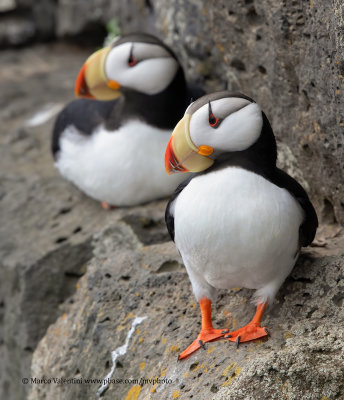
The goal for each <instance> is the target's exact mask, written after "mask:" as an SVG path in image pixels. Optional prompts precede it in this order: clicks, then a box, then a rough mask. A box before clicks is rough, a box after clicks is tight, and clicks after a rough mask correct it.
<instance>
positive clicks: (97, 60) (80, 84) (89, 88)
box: [75, 47, 121, 100]
mask: <svg viewBox="0 0 344 400" xmlns="http://www.w3.org/2000/svg"><path fill="white" fill-rule="evenodd" d="M110 50H111V47H104V48H103V49H101V50H98V51H96V52H95V53H93V54H92V55H91V56H90V57H89V58H88V59H87V60H86V62H85V64H84V65H83V66H82V67H81V70H80V72H79V74H78V76H77V78H76V81H75V95H76V96H77V97H86V98H91V99H97V100H114V99H116V98H117V97H119V96H120V95H121V92H120V91H119V89H120V85H119V83H118V82H116V81H111V80H109V79H107V77H106V75H105V59H106V57H107V55H108V54H109V51H110Z"/></svg>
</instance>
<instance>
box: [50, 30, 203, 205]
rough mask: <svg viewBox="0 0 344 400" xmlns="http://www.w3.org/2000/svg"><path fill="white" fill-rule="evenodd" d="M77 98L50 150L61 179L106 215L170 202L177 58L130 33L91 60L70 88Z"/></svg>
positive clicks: (180, 75) (188, 93) (181, 105)
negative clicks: (167, 163)
mask: <svg viewBox="0 0 344 400" xmlns="http://www.w3.org/2000/svg"><path fill="white" fill-rule="evenodd" d="M75 94H76V95H77V96H78V97H80V98H78V99H76V100H74V101H72V102H71V103H69V104H68V105H67V106H66V107H65V108H64V109H63V110H62V111H61V113H60V114H59V115H58V117H57V119H56V122H55V125H54V128H53V134H52V144H51V149H52V153H53V157H54V160H55V166H56V167H57V169H58V170H59V172H60V173H61V175H62V176H63V177H65V178H66V179H68V180H69V181H71V182H72V183H73V184H74V185H76V186H77V187H78V188H79V189H80V190H81V191H83V192H84V193H86V194H87V195H88V196H90V197H92V198H94V199H96V200H99V201H100V202H102V205H103V207H104V208H105V209H109V208H111V207H112V206H134V205H138V204H142V203H146V202H149V201H152V200H156V199H159V198H164V197H168V196H170V195H171V194H172V193H173V191H174V190H175V188H176V187H177V186H178V185H179V183H180V182H181V181H182V180H183V178H182V177H180V176H173V177H167V176H166V173H165V169H164V152H165V148H166V145H167V143H168V140H169V137H170V135H171V132H172V130H173V128H174V126H175V125H176V123H177V122H178V121H179V119H180V118H181V117H182V116H183V114H184V111H185V108H186V107H187V106H188V105H189V104H190V100H191V99H192V98H193V99H197V98H198V97H200V96H201V95H203V94H204V92H203V90H202V89H200V88H198V87H197V86H196V85H189V86H188V85H187V83H186V80H185V77H184V72H183V69H182V66H181V65H180V63H179V61H178V59H177V57H176V55H175V54H174V53H173V51H172V50H171V49H170V48H169V47H168V46H166V45H165V44H164V43H163V42H162V41H161V40H159V39H158V38H156V37H154V36H152V35H149V34H144V33H133V34H128V35H126V36H123V37H119V38H117V39H116V40H115V41H114V42H113V43H112V44H111V45H110V46H106V47H104V48H102V49H100V50H98V51H96V52H95V53H93V54H92V55H91V56H90V57H89V58H88V59H87V60H86V62H85V63H84V65H83V66H82V68H81V70H80V72H79V74H78V76H77V79H76V83H75Z"/></svg>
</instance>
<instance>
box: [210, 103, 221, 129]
mask: <svg viewBox="0 0 344 400" xmlns="http://www.w3.org/2000/svg"><path fill="white" fill-rule="evenodd" d="M208 108H209V119H208V120H209V125H210V126H211V127H212V128H214V129H215V128H217V127H218V126H219V125H220V123H221V120H220V118H217V117H215V115H214V114H213V111H212V109H211V104H210V101H209V103H208Z"/></svg>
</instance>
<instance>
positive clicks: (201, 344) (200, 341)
mask: <svg viewBox="0 0 344 400" xmlns="http://www.w3.org/2000/svg"><path fill="white" fill-rule="evenodd" d="M198 343H199V345H200V346H201V347H202V349H203V350H205V344H204V342H203V340H199V341H198Z"/></svg>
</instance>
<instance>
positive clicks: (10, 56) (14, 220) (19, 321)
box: [0, 0, 344, 400]
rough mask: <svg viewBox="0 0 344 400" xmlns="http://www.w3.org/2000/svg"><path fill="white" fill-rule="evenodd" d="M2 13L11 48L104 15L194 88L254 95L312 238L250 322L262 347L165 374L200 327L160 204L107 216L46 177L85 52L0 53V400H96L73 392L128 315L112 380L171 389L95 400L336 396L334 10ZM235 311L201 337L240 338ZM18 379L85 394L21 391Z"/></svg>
mask: <svg viewBox="0 0 344 400" xmlns="http://www.w3.org/2000/svg"><path fill="white" fill-rule="evenodd" d="M42 3H44V7H48V8H49V11H44V9H43V8H39V7H43V5H42ZM35 5H36V7H38V8H35V9H34V8H33V7H34V6H35ZM16 7H17V9H18V10H19V11H20V13H21V14H20V15H21V17H23V21H24V22H25V21H29V23H30V24H33V25H31V26H34V29H35V31H34V32H35V33H34V36H33V37H31V38H29V36H28V35H27V36H25V35H26V34H25V35H23V36H22V39H21V40H24V41H22V42H20V43H19V44H24V43H25V40H26V39H25V38H29V39H30V40H31V39H32V38H36V39H37V38H39V37H41V38H42V39H43V38H47V37H49V35H53V36H54V35H60V36H61V37H72V36H75V37H77V36H78V35H83V34H85V33H87V32H88V33H89V34H91V35H92V32H99V31H98V30H97V29H98V28H99V27H103V28H102V29H103V31H102V32H104V25H105V24H106V22H107V21H108V20H110V19H111V18H112V17H114V16H117V17H119V20H120V22H121V27H122V29H123V30H124V31H125V32H128V31H132V30H136V29H143V28H144V29H145V30H148V31H151V32H155V31H156V32H160V34H161V36H162V37H163V38H165V39H166V41H167V42H168V43H170V44H171V45H172V46H173V48H174V49H175V50H176V52H177V54H178V56H179V57H180V59H181V61H182V63H183V65H184V66H185V68H186V71H187V75H188V77H189V78H191V79H192V80H198V81H199V82H201V83H202V84H205V86H206V87H207V88H208V89H209V90H214V89H222V88H224V87H228V88H230V89H233V90H239V89H240V90H241V91H243V92H245V93H247V94H248V95H251V96H252V97H254V98H255V99H256V100H257V101H259V103H261V104H262V106H263V108H264V109H265V111H266V112H267V115H268V117H269V118H270V120H271V122H272V126H273V128H274V131H275V133H276V135H277V136H278V139H279V140H278V144H279V149H280V152H279V163H280V165H281V166H282V167H284V168H286V170H287V171H288V172H289V173H290V174H292V175H293V176H295V177H297V179H298V180H299V181H300V182H302V183H303V185H304V186H305V187H306V188H308V189H309V191H310V193H311V196H312V200H313V201H315V203H316V205H317V210H318V212H319V215H321V219H322V221H323V225H322V226H321V228H320V229H319V233H318V236H317V239H316V242H315V244H316V246H317V247H314V248H312V249H311V250H308V252H307V253H306V254H305V255H304V256H303V257H302V258H301V259H300V261H299V262H298V265H297V267H296V268H295V270H294V271H293V273H292V275H291V276H290V277H289V278H288V279H287V281H286V283H285V284H284V285H283V287H282V289H281V291H280V292H279V294H278V297H277V299H276V301H275V303H274V305H272V307H271V309H270V310H268V312H267V313H266V316H265V319H264V321H265V323H266V325H267V326H268V327H269V328H270V330H271V332H272V337H271V338H270V339H269V340H268V341H264V342H257V343H250V344H245V345H242V346H240V347H239V349H238V350H236V349H235V348H234V347H233V345H232V344H230V343H225V342H216V343H213V344H209V345H207V350H206V351H205V352H204V351H199V352H198V353H196V354H195V355H193V356H192V357H191V358H189V359H187V360H186V361H183V362H177V354H178V351H179V349H180V350H182V349H183V348H185V347H186V346H187V345H188V344H189V343H190V342H191V341H192V340H193V339H194V337H195V336H196V335H197V333H198V330H199V326H200V316H199V311H198V309H197V305H196V303H195V301H194V298H193V295H192V292H191V287H190V283H189V280H188V278H187V275H186V273H185V272H184V270H183V266H182V264H181V260H180V258H179V256H178V254H177V252H176V251H175V249H174V246H173V244H172V243H171V242H169V239H168V235H167V232H166V229H165V226H164V222H163V214H164V208H165V204H166V202H165V201H158V202H155V203H151V204H149V205H145V206H142V207H136V208H131V209H117V210H114V211H112V212H105V211H103V210H102V209H101V208H100V206H99V204H97V203H96V202H94V201H92V200H90V199H88V198H86V197H85V196H83V195H82V194H81V193H80V192H78V191H77V190H76V189H75V188H74V187H73V186H71V185H70V184H68V183H67V182H65V181H64V180H62V179H61V178H60V177H59V176H58V174H57V171H56V170H55V169H54V167H53V164H52V159H51V156H50V152H49V141H50V132H51V127H52V122H53V117H54V115H56V113H57V112H58V110H59V109H61V107H62V106H63V104H65V103H66V102H67V101H68V100H70V99H72V97H73V93H72V88H73V84H74V79H75V75H76V73H77V71H78V69H79V68H80V65H81V63H82V62H83V61H84V59H85V58H86V57H87V56H88V55H89V53H90V51H91V49H89V50H87V49H85V50H80V49H79V48H78V47H75V46H74V47H73V46H66V45H61V44H60V45H58V44H57V45H56V44H50V45H47V46H36V47H33V48H28V49H24V50H21V51H20V52H18V51H13V50H6V51H2V52H1V54H0V57H1V69H0V91H1V93H2V96H1V97H0V120H1V122H2V123H1V125H0V165H1V168H0V171H1V172H0V204H1V210H0V220H1V224H0V254H1V258H0V260H1V263H0V398H1V399H2V398H4V399H11V400H12V399H14V400H16V399H24V398H27V396H28V397H29V398H30V399H35V400H36V399H44V398H46V399H76V398H95V396H96V393H97V391H98V389H99V386H100V383H86V382H85V379H86V378H95V379H102V378H104V377H106V376H107V374H108V373H109V372H110V371H111V367H112V360H111V352H112V351H114V350H115V349H117V348H118V347H119V346H122V345H124V343H125V341H126V338H127V335H128V333H129V332H130V328H131V324H132V322H133V321H134V318H135V317H143V316H146V317H147V319H145V320H144V321H142V323H141V324H140V325H138V326H136V327H135V330H134V331H133V333H132V336H131V337H130V339H129V344H128V350H127V352H126V354H125V355H124V356H121V357H119V358H118V359H117V362H116V369H115V371H114V373H113V376H112V378H114V379H131V380H133V379H140V378H141V377H142V378H145V379H149V378H159V379H163V378H165V380H166V379H168V380H171V381H172V383H169V381H168V383H166V382H165V383H160V384H157V385H154V384H150V383H147V384H145V385H139V383H135V382H133V381H131V383H120V384H119V383H118V384H111V385H110V386H109V389H108V390H107V391H106V392H104V395H103V397H104V398H114V399H122V398H123V399H125V398H127V399H136V398H138V399H150V398H152V399H166V398H181V399H188V398H197V399H198V398H199V399H202V398H205V399H209V398H212V399H214V400H219V399H233V400H234V399H245V400H246V399H254V400H256V399H258V400H259V399H261V398H264V399H265V398H272V399H285V398H289V399H320V400H326V399H337V398H338V399H340V398H344V392H343V378H344V377H343V375H344V370H343V362H342V360H343V358H344V352H343V328H342V325H343V298H344V297H343V264H344V261H343V248H344V240H343V231H342V230H341V228H340V227H338V226H337V225H336V224H335V223H336V222H337V221H342V222H343V220H344V219H343V204H344V200H343V197H342V196H343V186H342V185H343V175H342V173H343V168H342V167H343V164H342V163H343V159H344V157H343V131H342V130H343V121H342V119H341V118H342V116H341V113H340V111H339V110H340V109H339V104H340V102H341V101H342V96H343V94H342V93H343V91H342V80H343V76H342V74H343V71H342V69H343V68H342V61H341V60H342V58H343V37H342V35H341V32H342V19H341V18H342V12H343V5H342V4H341V2H339V1H332V10H333V12H332V13H330V12H329V10H330V9H331V7H326V8H325V4H322V3H320V2H318V1H315V0H313V1H310V2H309V3H307V4H306V3H304V2H301V0H300V1H293V2H285V1H277V2H272V1H270V0H269V1H266V2H262V1H257V0H256V1H251V0H246V1H243V0H242V1H239V0H233V1H231V2H224V1H220V0H218V1H215V2H212V3H211V4H210V3H209V2H205V1H203V0H202V1H196V0H189V1H183V0H178V1H173V2H167V1H165V0H150V1H145V2H143V1H142V2H141V1H131V2H124V1H123V2H110V1H105V0H104V1H96V0H93V1H76V0H73V1H63V0H61V1H59V2H58V3H56V2H54V1H52V2H32V1H31V0H20V1H17V2H16ZM35 10H36V11H35ZM39 10H43V11H42V13H39V12H38V11H39ZM0 12H1V10H0ZM35 13H36V14H35ZM15 15H16V14H15V13H14V14H12V13H10V14H8V15H7V14H6V16H3V17H4V18H3V19H2V22H4V21H5V20H6V21H9V18H10V17H11V18H17V17H15ZM34 15H36V16H37V17H34ZM38 15H39V17H40V18H41V19H42V22H41V25H39V23H38V22H37V21H36V19H35V18H38ZM45 15H46V18H44V16H45ZM24 16H26V17H27V18H26V17H25V18H24ZM5 17H6V18H5ZM43 20H44V21H43ZM30 21H31V22H30ZM32 21H33V22H32ZM49 21H51V22H49ZM48 22H49V23H48ZM25 23H26V22H25ZM45 23H46V24H45ZM24 25H25V24H24ZM1 26H3V25H1ZM39 26H41V28H39ZM15 28H16V29H20V24H18V25H16V26H15ZM38 31H40V32H46V33H45V34H43V33H42V36H39V35H38V34H37V32H38ZM1 32H5V33H6V34H8V32H7V31H6V30H4V31H2V30H1V28H0V42H1V40H2V37H3V36H2V34H1ZM97 34H98V33H97ZM37 35H38V36H37ZM44 35H46V36H44ZM17 37H19V38H20V35H19V36H17ZM86 37H87V38H88V37H89V36H87V35H86ZM181 38H182V39H181ZM6 40H7V39H6ZM97 40H98V39H97ZM16 44H18V43H16ZM92 50H93V49H92ZM42 121H43V122H42ZM44 121H45V122H44ZM250 296H251V292H250V291H248V290H244V289H239V288H238V289H237V290H235V291H233V292H232V293H230V294H228V293H226V292H222V293H221V294H220V297H219V300H218V302H217V303H216V304H215V305H214V316H215V323H216V325H218V326H223V327H224V326H226V327H232V326H238V325H242V324H243V323H245V322H247V321H248V320H249V319H250V318H251V316H252V314H253V312H254V309H253V307H252V305H251V304H250V303H249V298H250ZM37 346H38V347H37ZM32 357H33V359H32ZM31 376H32V377H36V378H42V377H48V378H49V377H54V378H66V379H79V380H81V379H82V380H83V381H82V383H74V384H73V383H66V384H64V385H62V384H60V385H57V384H55V383H53V384H44V383H42V384H38V383H36V384H28V385H23V384H21V379H22V378H25V377H28V378H30V377H31ZM141 383H142V382H141ZM130 396H131V397H130Z"/></svg>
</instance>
